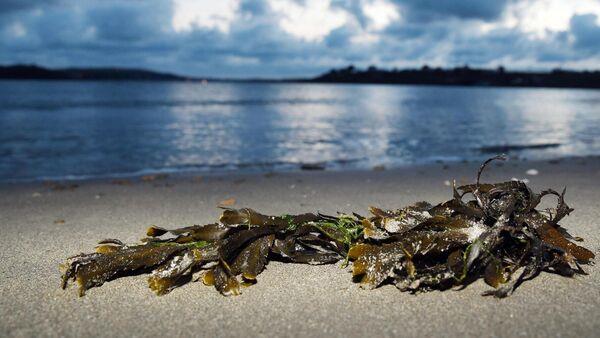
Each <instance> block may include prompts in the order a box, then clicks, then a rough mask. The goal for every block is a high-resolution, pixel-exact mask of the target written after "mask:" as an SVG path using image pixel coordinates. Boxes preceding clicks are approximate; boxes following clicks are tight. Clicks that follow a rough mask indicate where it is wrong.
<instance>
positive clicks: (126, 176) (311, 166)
mask: <svg viewBox="0 0 600 338" xmlns="http://www.w3.org/2000/svg"><path fill="white" fill-rule="evenodd" d="M492 156H493V154H491V153H490V155H489V156H488V157H492ZM483 160H485V159H483ZM483 160H478V159H470V160H467V159H462V160H448V159H445V160H443V159H437V160H432V161H427V162H410V163H399V164H395V165H392V166H387V165H384V164H374V165H373V166H372V167H370V168H356V167H343V166H341V167H333V168H331V167H327V165H328V164H329V163H312V162H307V163H296V164H289V166H288V167H282V168H268V169H265V168H261V167H259V166H256V167H252V166H244V168H230V169H223V170H199V169H191V170H183V169H143V170H139V171H135V172H130V173H107V174H97V175H86V174H82V175H78V174H73V175H64V176H44V177H36V178H17V179H5V180H2V179H0V188H2V187H3V186H10V185H28V184H39V183H44V182H46V183H47V182H69V183H86V182H109V181H113V180H131V181H132V182H135V181H139V180H141V179H142V178H143V177H148V176H158V175H160V176H162V175H166V176H167V177H169V178H171V179H176V180H177V179H189V178H194V177H198V176H202V177H229V176H256V175H278V174H292V175H293V174H301V173H306V172H327V173H362V172H369V171H392V172H394V171H404V170H423V169H426V168H429V167H437V166H442V167H445V166H448V167H449V166H456V165H465V164H466V165H468V164H471V165H478V164H481V163H482V162H483ZM573 161H574V162H582V161H583V162H585V161H600V155H582V156H561V157H550V158H542V159H528V158H525V157H520V156H518V155H515V156H511V155H508V160H507V161H505V163H515V162H516V163H531V164H532V165H535V164H537V163H540V164H544V163H545V164H557V163H561V162H573ZM248 168H251V169H248Z"/></svg>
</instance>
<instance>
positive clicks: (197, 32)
mask: <svg viewBox="0 0 600 338" xmlns="http://www.w3.org/2000/svg"><path fill="white" fill-rule="evenodd" d="M289 1H291V0H289ZM379 1H383V0H379ZM516 1H517V0H510V1H499V0H494V1H488V0H455V1H450V0H438V1H434V0H388V2H389V3H393V6H395V9H396V11H397V13H398V15H397V18H396V19H395V20H393V21H391V22H388V23H387V25H386V26H385V27H383V28H377V29H375V28H373V24H374V21H373V20H374V19H373V18H372V17H370V16H369V14H368V13H367V11H366V10H365V7H364V3H365V2H364V1H359V0H332V1H331V9H332V10H336V11H343V13H345V18H346V19H345V22H344V24H342V25H340V26H337V27H333V28H331V29H330V30H329V31H326V33H325V35H324V36H322V38H319V39H305V38H302V37H301V36H297V35H294V34H292V33H291V32H290V31H287V30H286V29H284V27H283V26H282V18H283V16H282V13H281V12H278V11H276V10H275V9H274V8H273V7H272V6H271V5H270V4H269V3H268V1H261V0H245V1H242V2H241V4H240V5H239V7H238V8H237V14H236V15H235V19H234V20H232V21H231V22H229V23H228V25H227V29H219V27H218V26H215V25H213V26H210V25H192V26H190V27H188V28H187V29H183V30H182V29H179V30H177V29H175V28H174V26H173V15H174V11H175V9H174V7H173V4H172V2H171V1H167V0H144V1H141V0H130V1H117V0H104V1H100V0H97V1H94V0H82V1H78V2H69V3H68V4H67V3H66V2H65V1H60V0H53V1H52V0H51V1H33V0H26V1H16V0H9V1H6V0H5V1H2V2H0V38H1V39H0V50H2V53H0V63H4V64H6V63H16V62H26V63H40V64H43V65H47V66H55V67H61V66H88V65H90V66H109V65H115V66H125V67H147V68H153V69H158V70H166V71H174V72H179V73H183V74H194V75H201V74H206V75H211V76H276V77H277V76H305V75H312V74H317V73H319V72H322V71H325V70H327V69H328V68H330V67H340V66H345V65H347V64H350V63H354V64H356V65H358V66H367V65H370V64H377V65H378V66H383V67H394V66H396V67H397V66H400V67H403V66H417V67H418V66H420V65H422V64H424V63H429V64H433V65H437V66H456V65H463V64H470V65H472V66H495V65H498V64H501V63H504V64H505V66H507V67H510V66H511V65H512V64H513V63H514V64H515V65H517V66H518V67H525V68H527V67H532V68H540V67H542V68H544V67H545V68H550V67H555V66H557V65H558V66H560V65H562V64H565V63H566V64H569V62H571V63H573V62H583V64H584V65H586V66H587V67H590V65H591V66H594V65H598V64H600V62H599V60H600V25H599V24H598V17H597V16H596V15H595V14H585V13H581V14H577V15H573V16H572V17H571V19H570V22H569V26H568V28H567V29H566V30H560V31H552V32H547V34H544V35H543V36H535V35H532V34H531V33H529V32H525V31H523V30H520V29H519V28H518V27H508V28H507V27H503V26H501V25H495V24H496V23H498V22H500V21H501V20H502V18H503V16H504V15H506V11H507V8H508V6H510V5H511V4H512V3H515V2H516ZM522 1H532V0H522ZM310 2H311V1H308V0H305V1H294V2H293V3H294V4H299V5H306V4H309V3H310ZM393 8H394V7H392V9H393ZM387 11H389V8H388V9H387ZM483 24H487V25H491V26H489V27H490V28H488V29H486V30H482V29H481V26H482V25H483ZM310 28H311V27H309V29H310Z"/></svg>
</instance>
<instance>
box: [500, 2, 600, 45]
mask: <svg viewBox="0 0 600 338" xmlns="http://www.w3.org/2000/svg"><path fill="white" fill-rule="evenodd" d="M590 13H591V14H596V15H598V16H599V17H600V1H598V0H568V1H565V0H528V1H521V2H514V3H512V4H511V5H509V7H508V8H507V11H506V13H505V15H504V17H503V19H502V20H501V21H500V22H498V23H496V24H494V26H503V27H509V28H518V29H519V30H521V31H523V32H525V33H529V34H531V35H533V36H534V37H537V38H545V37H546V36H548V34H549V33H551V32H559V31H565V30H567V29H568V28H569V20H570V19H571V17H572V16H573V15H576V14H590Z"/></svg>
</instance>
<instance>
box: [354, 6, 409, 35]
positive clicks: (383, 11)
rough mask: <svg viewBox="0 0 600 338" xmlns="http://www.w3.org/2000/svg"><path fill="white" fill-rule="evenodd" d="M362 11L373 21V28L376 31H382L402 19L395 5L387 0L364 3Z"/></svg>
mask: <svg viewBox="0 0 600 338" xmlns="http://www.w3.org/2000/svg"><path fill="white" fill-rule="evenodd" d="M362 10H363V12H364V14H365V15H366V16H367V17H368V18H369V20H371V27H370V28H372V29H375V30H381V29H384V28H385V27H387V26H388V25H389V24H390V23H392V22H393V21H395V20H398V19H400V14H399V13H398V10H397V8H396V6H394V4H392V3H390V2H388V1H385V0H374V1H364V2H363V6H362Z"/></svg>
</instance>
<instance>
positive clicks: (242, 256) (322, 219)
mask: <svg viewBox="0 0 600 338" xmlns="http://www.w3.org/2000/svg"><path fill="white" fill-rule="evenodd" d="M496 159H504V158H503V157H500V156H497V157H494V158H491V159H489V160H487V161H486V162H484V163H483V165H482V166H481V168H480V169H479V172H478V174H477V181H476V183H475V184H470V185H464V186H460V187H458V188H456V187H455V185H453V198H452V199H450V200H449V201H447V202H444V203H441V204H438V205H431V204H429V203H427V202H419V203H416V204H415V205H412V206H408V207H405V208H402V209H398V210H382V209H378V208H375V207H371V208H370V212H371V214H372V215H371V216H370V217H363V216H361V215H358V214H352V215H346V214H338V215H336V216H328V215H324V214H320V213H316V214H314V213H307V214H301V215H283V216H266V215H263V214H260V213H258V212H256V211H254V210H252V209H248V208H243V209H232V208H225V209H224V211H223V214H222V216H221V217H220V219H219V222H217V223H213V224H207V225H194V226H190V227H185V228H179V229H174V230H167V229H163V228H159V227H154V226H153V227H150V228H149V229H148V231H147V237H146V238H144V239H143V240H142V243H140V244H137V245H126V244H124V243H122V242H121V241H119V240H116V239H107V240H103V241H101V242H100V243H99V245H98V246H97V248H96V252H95V253H91V254H80V255H77V256H73V257H71V258H69V259H68V260H67V262H66V263H65V264H63V265H62V270H63V276H62V287H63V288H66V286H67V284H68V282H69V281H74V282H77V284H78V285H79V295H80V296H83V295H84V294H85V291H86V290H87V289H89V288H92V287H95V286H100V285H102V284H103V283H104V282H106V281H108V280H111V279H114V278H118V277H121V276H125V275H132V274H139V273H150V277H149V278H148V284H149V286H150V289H152V290H153V291H154V292H156V293H157V294H158V295H163V294H166V293H168V292H170V291H171V290H173V289H174V288H176V287H178V286H180V285H183V284H185V283H187V282H190V281H198V280H201V281H202V282H203V283H204V284H206V285H214V287H215V288H216V289H217V290H218V291H219V292H220V293H222V294H223V295H226V296H227V295H237V294H240V292H241V287H243V286H249V285H252V284H254V283H256V279H257V276H258V275H259V274H260V273H261V272H262V271H263V270H264V268H265V266H266V265H267V263H268V262H269V261H270V260H278V261H284V262H293V263H307V264H331V263H335V262H339V261H344V264H349V262H350V261H351V262H352V275H353V278H354V280H355V281H356V282H359V283H361V285H362V286H363V287H365V288H376V287H378V286H380V285H382V284H384V283H391V284H394V285H395V286H396V287H397V288H398V289H400V290H402V291H409V292H420V291H428V290H435V289H437V290H444V289H449V288H452V287H457V286H458V287H460V286H465V285H467V284H469V283H471V282H473V281H475V280H477V279H480V278H483V279H484V280H485V282H486V283H487V284H489V285H490V286H492V287H493V289H491V290H489V291H487V292H485V293H484V295H493V296H496V297H500V298H501V297H506V296H508V295H510V294H511V293H512V292H513V291H514V290H515V288H517V287H518V286H519V284H521V283H522V282H523V281H525V280H528V279H532V278H534V277H536V276H537V275H538V274H539V273H540V272H542V271H547V272H552V273H557V274H560V275H563V276H573V275H575V274H585V272H584V271H583V270H582V268H581V266H580V264H586V263H590V262H591V260H592V259H593V258H594V254H593V253H592V252H591V251H589V250H587V249H585V248H583V247H581V246H578V245H576V244H575V243H573V241H581V238H578V237H573V236H571V235H570V234H569V233H568V232H567V231H566V230H565V229H564V228H563V227H562V226H561V225H559V222H560V221H561V220H562V219H563V218H564V217H565V216H567V215H568V214H569V213H570V212H571V211H573V209H572V208H570V207H569V206H568V205H567V204H566V202H565V200H564V195H565V191H564V190H563V192H562V193H558V192H556V191H554V190H551V189H549V190H544V191H542V192H540V193H535V192H533V191H532V190H531V189H530V188H529V187H527V185H526V184H525V183H523V182H520V181H508V182H502V183H496V184H488V183H480V177H481V173H482V171H483V170H484V168H485V167H486V165H487V164H488V163H489V162H491V161H492V160H496ZM548 195H553V196H555V197H556V198H557V200H558V203H557V206H556V208H553V209H547V210H543V211H540V210H537V209H536V207H537V206H538V205H539V204H540V202H541V200H542V198H543V197H544V196H548ZM467 196H470V198H467Z"/></svg>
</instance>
